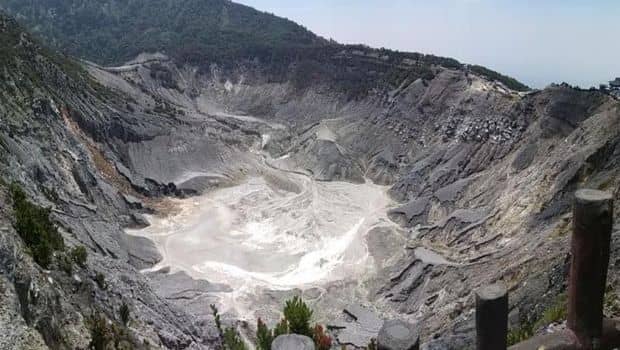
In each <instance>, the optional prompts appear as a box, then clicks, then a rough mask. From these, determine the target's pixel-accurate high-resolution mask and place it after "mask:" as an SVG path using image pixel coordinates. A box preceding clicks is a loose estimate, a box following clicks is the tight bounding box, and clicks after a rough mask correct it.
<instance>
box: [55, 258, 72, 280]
mask: <svg viewBox="0 0 620 350" xmlns="http://www.w3.org/2000/svg"><path fill="white" fill-rule="evenodd" d="M58 267H59V268H60V269H61V270H63V271H64V272H66V273H67V275H69V276H70V275H71V274H72V273H73V262H72V261H71V258H70V257H69V255H67V254H64V253H63V254H60V255H58Z"/></svg>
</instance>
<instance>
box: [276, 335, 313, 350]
mask: <svg viewBox="0 0 620 350" xmlns="http://www.w3.org/2000/svg"><path fill="white" fill-rule="evenodd" d="M271 349H273V350H314V342H313V341H312V339H310V338H308V337H306V336H303V335H298V334H286V335H281V336H278V337H277V338H276V339H274V341H273V343H272V344H271Z"/></svg>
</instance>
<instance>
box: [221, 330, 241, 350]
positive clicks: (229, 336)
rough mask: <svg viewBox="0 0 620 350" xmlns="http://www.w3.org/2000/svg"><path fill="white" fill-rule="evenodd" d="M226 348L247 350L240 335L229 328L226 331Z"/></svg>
mask: <svg viewBox="0 0 620 350" xmlns="http://www.w3.org/2000/svg"><path fill="white" fill-rule="evenodd" d="M224 347H225V348H226V349H227V350H246V349H247V348H246V347H245V343H244V342H243V340H241V337H240V336H239V333H237V331H236V330H235V329H234V328H233V327H228V328H226V330H225V331H224Z"/></svg>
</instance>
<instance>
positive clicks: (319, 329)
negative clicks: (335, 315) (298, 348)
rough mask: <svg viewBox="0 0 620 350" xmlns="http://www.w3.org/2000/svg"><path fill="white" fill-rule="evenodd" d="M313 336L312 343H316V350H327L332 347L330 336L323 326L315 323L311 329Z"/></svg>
mask: <svg viewBox="0 0 620 350" xmlns="http://www.w3.org/2000/svg"><path fill="white" fill-rule="evenodd" d="M313 333H314V334H313V337H312V339H313V340H314V344H315V345H316V349H317V350H329V349H331V347H332V338H331V337H330V336H329V335H327V334H325V330H324V329H323V326H321V325H318V324H317V325H316V326H314V329H313Z"/></svg>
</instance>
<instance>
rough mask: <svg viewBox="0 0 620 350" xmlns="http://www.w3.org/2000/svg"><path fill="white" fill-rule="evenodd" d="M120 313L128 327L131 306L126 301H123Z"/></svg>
mask: <svg viewBox="0 0 620 350" xmlns="http://www.w3.org/2000/svg"><path fill="white" fill-rule="evenodd" d="M118 313H119V314H120V316H121V321H122V322H123V325H124V326H125V327H127V324H128V323H129V306H128V305H127V304H126V303H125V302H123V305H121V308H120V309H119V311H118Z"/></svg>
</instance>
